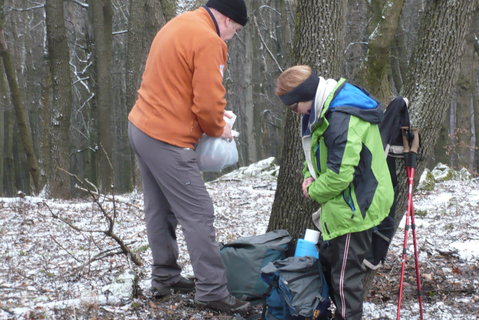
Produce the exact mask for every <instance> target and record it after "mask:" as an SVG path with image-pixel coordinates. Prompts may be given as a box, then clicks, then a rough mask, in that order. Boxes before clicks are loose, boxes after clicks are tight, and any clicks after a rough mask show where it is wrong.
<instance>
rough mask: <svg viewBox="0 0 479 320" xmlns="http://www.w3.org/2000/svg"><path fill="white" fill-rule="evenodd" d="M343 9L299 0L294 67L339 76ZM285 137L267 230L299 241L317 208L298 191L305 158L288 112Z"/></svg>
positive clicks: (330, 0) (324, 0)
mask: <svg viewBox="0 0 479 320" xmlns="http://www.w3.org/2000/svg"><path fill="white" fill-rule="evenodd" d="M345 8H346V1H345V0H341V1H337V0H321V1H308V0H300V1H298V3H297V11H296V17H297V21H296V29H295V37H294V46H293V48H294V49H293V59H294V62H295V63H294V64H308V65H310V66H311V67H312V68H313V70H318V71H319V75H321V76H323V77H327V78H331V77H333V78H334V77H339V76H340V75H341V66H342V62H343V60H342V59H343V52H344V43H343V39H344V26H345V21H344V17H345ZM284 135H285V136H284V144H283V152H282V161H281V164H280V165H281V167H280V171H279V176H278V184H277V190H276V194H275V198H274V202H273V207H272V211H271V217H270V220H269V224H268V230H274V229H287V230H288V231H289V232H290V234H291V235H292V236H293V237H294V238H298V237H300V236H301V235H302V234H304V232H305V229H306V228H309V227H312V225H313V224H312V220H311V214H312V213H313V212H314V211H316V210H317V208H318V205H317V204H316V203H315V202H314V201H312V200H309V199H306V198H305V197H304V196H303V194H302V191H301V184H302V181H303V175H302V169H303V162H304V155H303V150H302V146H301V141H300V133H299V117H298V116H296V115H294V114H293V113H291V112H288V114H287V116H286V127H285V130H284Z"/></svg>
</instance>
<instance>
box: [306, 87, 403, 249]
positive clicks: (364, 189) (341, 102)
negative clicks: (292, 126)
mask: <svg viewBox="0 0 479 320" xmlns="http://www.w3.org/2000/svg"><path fill="white" fill-rule="evenodd" d="M327 81H329V80H324V79H323V78H320V82H319V85H318V92H319V91H322V94H321V95H318V93H317V95H316V98H315V100H314V101H313V106H314V107H313V108H312V110H311V114H310V115H304V116H303V119H302V124H301V125H302V130H301V131H302V136H303V137H302V138H303V148H304V149H305V150H304V151H305V155H306V159H307V160H306V162H305V166H304V172H303V173H304V178H307V177H311V176H312V177H314V178H315V181H314V182H313V183H312V184H311V185H310V186H309V188H308V193H309V195H310V197H311V198H312V199H313V200H315V201H317V202H318V203H319V204H321V214H320V221H319V225H320V226H321V229H322V230H321V231H322V237H323V240H330V239H333V238H336V237H338V236H341V235H344V234H347V233H352V232H359V231H364V230H367V229H370V228H372V227H374V226H377V225H378V224H379V223H380V222H381V221H382V220H383V219H384V218H385V217H386V216H387V215H388V213H389V210H390V207H391V205H392V203H393V198H394V191H393V186H392V183H391V177H390V174H389V170H388V167H387V163H386V157H385V155H384V149H383V144H382V141H381V135H380V132H379V128H378V124H379V123H380V121H381V119H382V115H383V112H382V109H381V107H380V105H379V103H378V102H377V101H376V100H375V99H374V98H372V97H371V96H370V95H369V94H368V93H367V92H366V91H365V90H363V89H361V88H359V87H357V86H354V85H352V84H350V83H348V82H346V80H345V79H340V80H339V81H338V82H337V83H336V85H335V86H334V87H332V86H330V89H328V90H327V91H326V93H327V94H324V92H325V91H324V86H325V82H327ZM333 82H334V80H333ZM322 86H323V87H322ZM331 88H332V89H331ZM318 96H323V97H324V98H322V99H318ZM305 142H306V143H305ZM308 152H309V155H308V154H307V153H308ZM311 170H313V172H311Z"/></svg>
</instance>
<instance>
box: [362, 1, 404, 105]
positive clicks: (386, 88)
mask: <svg viewBox="0 0 479 320" xmlns="http://www.w3.org/2000/svg"><path fill="white" fill-rule="evenodd" d="M403 4H404V1H403V0H395V1H390V0H374V1H372V7H373V21H372V24H371V30H370V36H369V41H368V49H369V50H368V57H367V60H366V61H367V63H366V66H367V71H366V72H367V77H366V82H365V83H364V86H365V87H366V88H367V89H368V90H369V91H370V92H371V94H372V95H374V96H375V97H376V98H377V99H379V101H381V102H382V104H383V105H387V103H388V102H389V101H391V98H392V94H391V85H390V83H389V79H390V77H389V75H390V73H391V65H390V52H391V45H392V44H393V43H394V39H395V35H396V32H397V30H398V26H399V17H400V16H401V11H402V7H403Z"/></svg>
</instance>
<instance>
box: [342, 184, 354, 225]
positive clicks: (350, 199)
mask: <svg viewBox="0 0 479 320" xmlns="http://www.w3.org/2000/svg"><path fill="white" fill-rule="evenodd" d="M343 199H344V201H345V202H346V204H347V205H348V206H349V208H350V209H351V211H353V214H352V216H351V219H352V218H354V211H356V207H355V206H354V201H353V197H352V196H351V186H349V187H348V188H347V189H346V190H344V191H343Z"/></svg>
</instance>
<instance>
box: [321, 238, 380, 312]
mask: <svg viewBox="0 0 479 320" xmlns="http://www.w3.org/2000/svg"><path fill="white" fill-rule="evenodd" d="M371 246H372V229H369V230H366V231H361V232H355V233H348V234H345V235H343V236H340V237H337V238H334V239H332V240H328V241H324V242H322V243H321V245H320V248H319V255H320V261H321V264H322V266H323V271H324V275H325V276H326V280H327V282H328V284H329V295H330V296H331V299H332V300H333V302H334V305H335V306H336V312H335V316H334V319H335V320H360V319H361V318H362V314H363V296H364V288H363V279H364V276H365V274H366V268H365V267H364V265H363V260H364V258H366V257H368V256H369V252H370V251H371Z"/></svg>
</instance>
